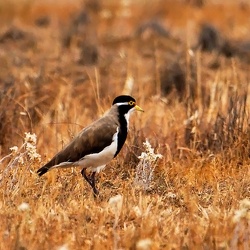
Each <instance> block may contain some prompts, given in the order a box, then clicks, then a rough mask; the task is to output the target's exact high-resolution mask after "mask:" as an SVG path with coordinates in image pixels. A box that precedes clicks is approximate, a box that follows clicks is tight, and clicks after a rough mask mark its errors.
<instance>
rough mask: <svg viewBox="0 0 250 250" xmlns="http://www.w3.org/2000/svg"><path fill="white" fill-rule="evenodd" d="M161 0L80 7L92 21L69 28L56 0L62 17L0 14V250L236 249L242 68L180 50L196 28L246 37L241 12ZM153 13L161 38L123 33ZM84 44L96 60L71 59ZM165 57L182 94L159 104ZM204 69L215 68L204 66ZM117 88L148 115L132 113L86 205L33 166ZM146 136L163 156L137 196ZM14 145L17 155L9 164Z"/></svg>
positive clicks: (73, 186)
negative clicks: (180, 73)
mask: <svg viewBox="0 0 250 250" xmlns="http://www.w3.org/2000/svg"><path fill="white" fill-rule="evenodd" d="M163 2H164V1H163ZM163 2H162V1H155V3H154V4H152V2H151V1H150V3H149V2H148V1H144V4H142V3H141V2H140V1H138V2H136V3H131V4H130V5H128V6H127V7H126V6H122V5H121V4H120V3H117V2H115V1H105V2H101V4H100V6H99V7H98V6H90V5H89V4H88V3H87V1H84V2H83V6H84V7H82V8H83V9H84V8H86V9H87V11H89V13H90V14H89V15H90V20H91V22H90V24H87V25H86V24H82V25H83V26H81V25H79V27H76V28H75V27H73V28H72V24H67V25H65V23H69V22H70V20H71V19H69V16H70V15H71V13H73V10H74V11H75V9H76V6H77V4H79V6H80V3H79V2H78V1H76V2H74V4H72V5H71V4H69V3H67V2H66V1H65V3H64V4H65V6H66V7H67V8H66V7H62V6H64V5H63V4H62V5H60V6H59V7H57V6H56V5H53V4H51V3H50V1H48V3H47V5H46V4H45V3H40V4H41V5H39V1H38V2H36V3H33V2H32V1H30V2H29V4H30V5H29V9H28V10H27V13H25V14H24V12H22V11H20V9H18V8H19V7H18V8H17V9H15V4H13V5H11V10H12V12H10V13H12V14H10V16H9V17H8V16H3V17H2V18H3V19H4V20H5V21H6V25H5V26H4V27H1V31H0V40H1V38H2V37H3V36H4V34H5V32H6V30H7V31H11V32H12V34H17V31H23V32H24V33H23V37H22V36H21V38H8V39H9V40H8V39H7V40H5V41H2V42H1V50H0V53H1V58H2V60H1V62H0V63H1V67H0V82H1V85H2V86H3V87H2V89H1V92H0V110H1V111H0V119H1V124H0V146H1V148H0V169H1V172H0V190H1V191H0V195H1V198H0V221H1V224H0V235H1V241H0V249H19V250H21V249H22V250H24V249H61V250H63V249H144V250H145V249H248V247H249V244H250V237H249V235H250V230H249V227H250V224H249V223H250V212H249V211H250V204H249V203H250V202H249V199H250V186H249V183H250V166H249V165H250V161H249V151H250V145H249V125H248V124H249V105H250V103H249V98H248V93H249V84H248V73H247V70H246V69H248V64H247V63H246V62H244V61H241V58H239V57H236V56H235V57H233V58H226V57H223V56H222V55H218V57H217V55H214V54H213V53H212V54H209V53H205V52H201V51H199V50H197V51H190V48H191V47H192V46H193V45H194V41H195V40H196V37H197V32H196V30H198V26H199V24H200V23H201V22H202V21H203V20H207V18H209V20H210V21H211V22H212V23H215V24H216V23H217V24H218V25H219V27H220V29H221V30H222V31H223V32H224V33H225V34H228V30H230V27H231V26H230V25H231V23H232V22H233V23H234V25H235V26H233V27H231V31H232V32H231V34H230V35H231V36H230V38H233V39H239V38H240V37H242V36H243V37H244V34H245V33H244V32H245V30H249V23H248V22H247V21H246V19H244V17H245V16H249V10H248V9H249V7H248V5H240V4H238V3H237V4H236V3H233V4H231V5H220V8H219V9H217V7H218V6H216V8H212V7H213V5H212V4H210V3H209V1H208V4H207V5H205V6H204V7H203V8H197V7H194V6H192V5H188V4H183V3H182V2H177V3H173V2H171V1H167V2H166V4H165V5H164V4H163ZM0 3H1V4H3V3H2V2H0ZM11 3H12V2H11ZM164 3H165V2H164ZM8 6H10V5H8ZM8 6H7V7H8ZM41 6H42V7H41ZM51 6H52V7H51ZM131 6H132V7H131ZM169 6H171V7H172V11H171V8H170V7H169ZM232 6H233V7H232ZM242 6H243V7H242ZM7 7H6V6H5V8H7ZM8 8H10V7H8ZM39 8H41V9H42V11H41V12H39ZM221 9H222V10H225V11H224V12H223V11H221ZM52 10H53V11H52ZM125 10H126V11H125ZM129 10H130V11H131V10H132V12H129ZM212 10H213V11H212ZM51 11H52V12H55V15H54V16H52V15H51ZM178 11H180V13H182V12H183V15H180V13H179V14H178ZM34 13H42V16H43V15H48V17H50V23H49V25H48V26H47V27H38V26H35V24H34V20H35V19H36V18H38V16H37V14H34ZM124 13H125V14H124ZM126 13H130V16H129V15H128V16H126ZM211 13H213V15H212V14H211ZM11 15H12V16H11ZM13 15H14V17H15V18H13V20H14V21H12V22H11V24H9V23H8V20H9V18H12V17H13ZM154 16H158V17H159V16H160V19H161V24H162V25H163V26H164V27H168V25H169V24H171V25H169V28H170V33H171V36H170V37H164V36H162V35H161V34H158V33H157V32H156V33H154V30H153V31H149V32H147V31H146V32H142V33H141V34H139V35H138V34H137V35H135V34H136V30H138V27H140V25H141V24H142V23H144V22H146V21H148V20H151V19H152V18H153V17H154ZM180 16H181V17H180ZM220 16H221V19H220V18H219V17H220ZM228 16H229V17H228ZM191 17H192V22H191V21H190V22H188V20H189V19H190V20H191ZM238 17H240V18H239V19H238ZM93 18H94V19H93ZM227 18H228V19H227ZM229 19H230V20H229ZM93 20H95V21H96V20H97V21H98V22H94V21H93ZM223 20H228V22H226V23H225V22H224V21H223ZM93 22H94V24H93ZM84 25H86V27H85V26H84ZM13 26H14V27H15V29H16V30H14V31H13ZM121 27H122V29H121ZM237 27H238V29H237ZM239 27H241V28H239ZM71 32H72V33H71ZM190 34H191V36H190V37H188V35H190ZM67 36H70V43H69V45H68V46H64V41H65V37H67ZM86 40H87V42H88V43H90V44H91V45H94V46H96V47H97V49H98V54H99V58H98V63H93V64H92V65H82V64H81V63H79V58H81V56H82V55H81V48H82V47H81V46H83V44H84V42H86ZM83 56H84V55H83ZM177 58H178V59H177ZM215 58H216V59H215ZM84 59H87V60H90V61H91V59H92V58H91V56H90V57H88V58H84ZM176 60H177V61H179V62H180V63H183V64H182V65H184V66H185V67H184V68H185V70H186V71H185V78H186V83H187V84H186V85H185V87H184V88H185V89H184V90H183V93H184V95H183V96H182V98H180V96H179V95H178V91H175V90H173V91H172V92H171V93H170V94H169V95H165V96H161V95H159V94H161V93H160V91H161V70H162V69H163V70H164V69H165V67H166V65H167V66H168V65H169V64H171V63H173V62H175V61H176ZM213 60H218V62H219V67H218V68H217V69H212V68H211V67H209V65H210V64H211V62H213ZM129 82H130V83H132V85H133V87H132V88H128V83H129ZM193 82H195V83H196V84H195V85H193ZM126 83H127V85H126ZM124 90H126V92H129V93H131V94H132V95H133V96H134V97H135V98H136V99H137V102H138V104H139V105H140V106H141V107H142V108H143V109H144V110H145V111H146V112H145V113H143V114H141V113H139V114H134V115H133V117H131V121H130V133H129V136H128V140H127V142H126V145H125V146H124V148H123V150H122V152H121V153H120V154H119V156H118V157H117V158H116V159H114V160H113V161H112V162H111V163H110V164H108V166H107V168H106V169H105V170H104V171H103V172H102V173H100V174H99V175H98V184H97V185H98V187H99V189H100V193H101V194H100V197H98V198H97V199H94V197H93V195H92V192H91V190H90V188H89V186H88V185H87V184H86V182H84V181H83V180H82V177H81V175H80V169H67V170H53V171H51V172H49V173H48V174H47V175H46V176H43V177H41V178H39V177H38V176H37V174H36V170H37V169H38V168H39V167H40V166H41V165H42V164H43V163H45V162H46V161H47V160H48V159H50V158H51V157H52V156H53V155H54V154H55V153H56V152H57V151H58V150H60V149H61V148H62V147H63V146H64V145H65V144H66V143H67V142H69V141H70V139H71V138H72V137H73V136H74V135H76V134H77V132H78V131H79V130H81V129H82V128H83V127H85V126H86V125H88V124H89V123H91V122H92V121H93V120H95V119H97V118H98V117H100V116H101V115H102V114H103V113H104V112H105V110H107V109H108V108H109V107H110V103H111V102H112V100H113V98H114V97H115V96H116V95H119V94H120V93H122V92H123V91H124ZM189 93H190V95H189ZM25 132H31V133H35V134H36V135H37V144H36V150H37V152H38V153H39V154H40V155H41V162H39V161H37V160H32V159H30V157H29V156H28V155H27V152H28V149H27V148H25V146H23V148H22V145H25V144H24V143H25V142H24V140H25V135H24V133H25ZM146 138H147V139H148V140H149V142H150V143H151V145H152V146H153V147H154V149H155V151H156V152H157V153H161V154H162V155H163V158H162V159H160V160H158V161H157V163H156V165H155V171H154V178H153V181H152V183H150V185H151V188H150V189H149V190H147V191H145V190H142V189H140V188H139V187H137V186H136V185H135V176H136V166H137V164H138V158H137V157H138V156H139V155H140V154H141V152H142V151H143V146H142V143H143V142H144V141H145V139H146ZM15 145H16V146H18V147H19V151H18V152H17V153H14V152H13V153H12V154H11V155H9V156H7V155H8V154H10V151H9V148H10V147H12V146H15ZM6 156H7V157H6ZM21 156H22V157H23V163H21V162H20V161H18V159H19V158H18V157H21ZM4 157H6V158H4Z"/></svg>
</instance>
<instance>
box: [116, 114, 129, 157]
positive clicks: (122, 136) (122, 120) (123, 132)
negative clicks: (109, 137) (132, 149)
mask: <svg viewBox="0 0 250 250" xmlns="http://www.w3.org/2000/svg"><path fill="white" fill-rule="evenodd" d="M129 115H130V114H129V113H127V114H125V115H124V114H119V124H120V127H119V132H118V143H117V151H116V153H115V156H116V155H117V154H118V153H119V152H120V151H121V149H122V146H123V145H124V143H125V141H126V138H127V134H128V124H129ZM115 156H114V157H115Z"/></svg>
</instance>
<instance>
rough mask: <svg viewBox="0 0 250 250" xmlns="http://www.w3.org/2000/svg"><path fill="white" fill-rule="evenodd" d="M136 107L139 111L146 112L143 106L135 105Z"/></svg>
mask: <svg viewBox="0 0 250 250" xmlns="http://www.w3.org/2000/svg"><path fill="white" fill-rule="evenodd" d="M135 109H136V110H137V111H141V112H144V110H143V109H142V108H141V107H139V106H138V105H135Z"/></svg>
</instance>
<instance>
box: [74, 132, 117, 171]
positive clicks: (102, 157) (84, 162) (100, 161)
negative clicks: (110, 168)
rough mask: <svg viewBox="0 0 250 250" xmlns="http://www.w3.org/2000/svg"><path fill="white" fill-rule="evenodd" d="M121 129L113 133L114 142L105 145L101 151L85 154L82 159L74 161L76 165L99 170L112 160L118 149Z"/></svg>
mask: <svg viewBox="0 0 250 250" xmlns="http://www.w3.org/2000/svg"><path fill="white" fill-rule="evenodd" d="M118 132H119V129H118V128H117V132H116V133H115V134H114V135H113V139H112V143H111V144H110V145H109V146H107V147H105V148H104V149H103V150H102V151H101V152H99V153H94V154H89V155H85V156H84V157H83V158H82V159H81V160H79V161H77V162H75V163H74V165H78V166H81V167H83V168H91V170H92V171H96V172H99V171H101V170H102V169H103V168H104V167H105V165H106V164H107V163H108V162H110V161H111V160H112V159H113V158H114V155H115V153H116V150H117V139H118Z"/></svg>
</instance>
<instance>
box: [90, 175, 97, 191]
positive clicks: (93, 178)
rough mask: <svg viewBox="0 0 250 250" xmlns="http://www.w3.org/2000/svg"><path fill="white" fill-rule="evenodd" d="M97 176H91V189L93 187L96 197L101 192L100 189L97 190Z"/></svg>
mask: <svg viewBox="0 0 250 250" xmlns="http://www.w3.org/2000/svg"><path fill="white" fill-rule="evenodd" d="M95 174H96V172H93V173H92V174H91V177H90V178H91V183H92V184H91V187H92V189H93V192H94V195H95V196H97V195H98V194H99V191H98V189H97V188H96V186H95Z"/></svg>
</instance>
